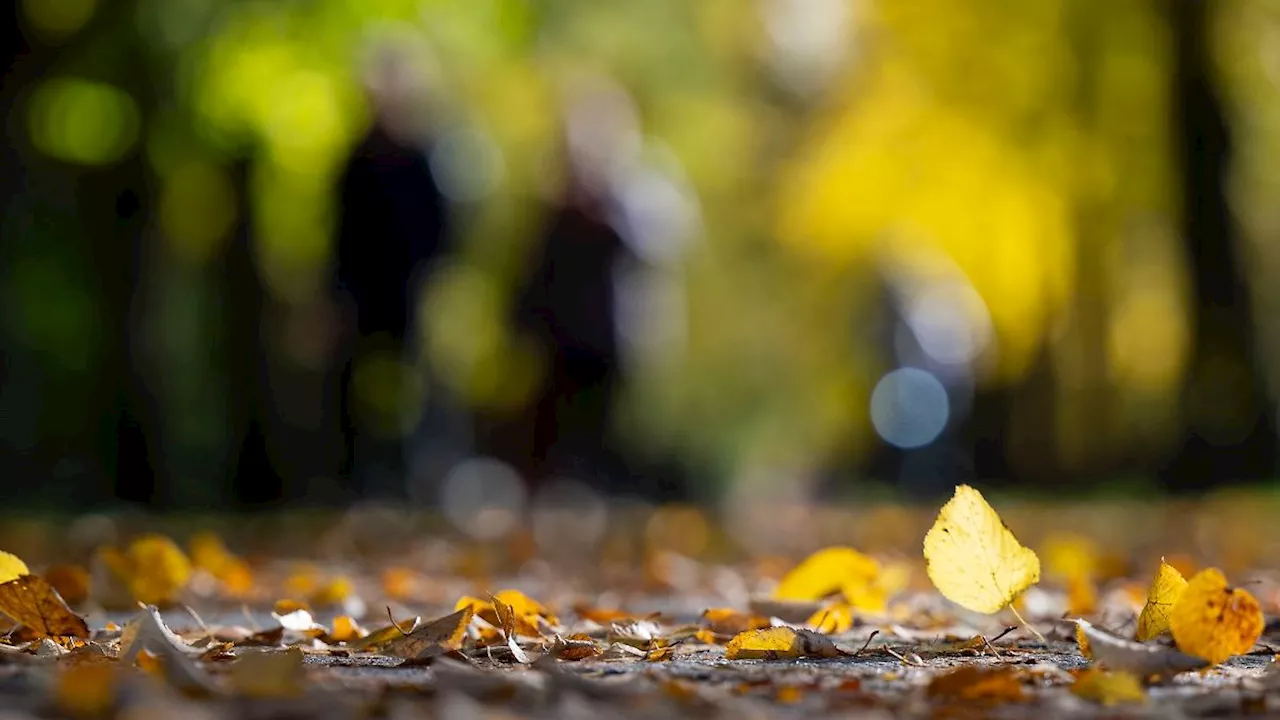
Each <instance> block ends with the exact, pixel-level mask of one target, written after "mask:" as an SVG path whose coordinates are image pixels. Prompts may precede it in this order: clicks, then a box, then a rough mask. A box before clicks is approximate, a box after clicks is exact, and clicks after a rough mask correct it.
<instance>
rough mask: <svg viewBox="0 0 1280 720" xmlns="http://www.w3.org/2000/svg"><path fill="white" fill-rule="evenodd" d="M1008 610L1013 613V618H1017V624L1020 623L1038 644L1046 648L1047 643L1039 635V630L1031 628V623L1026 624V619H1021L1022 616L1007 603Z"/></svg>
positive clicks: (1011, 604)
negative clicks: (1037, 640)
mask: <svg viewBox="0 0 1280 720" xmlns="http://www.w3.org/2000/svg"><path fill="white" fill-rule="evenodd" d="M1009 609H1010V610H1012V611H1013V616H1014V617H1016V618H1018V622H1020V623H1022V627H1024V628H1026V629H1028V630H1030V631H1031V634H1032V635H1035V636H1036V638H1037V639H1039V640H1040V642H1042V643H1044V644H1045V645H1046V646H1048V644H1049V641H1048V640H1045V639H1044V636H1043V635H1041V634H1040V631H1039V630H1036V629H1035V628H1033V627H1031V623H1029V622H1027V621H1026V619H1025V618H1023V617H1022V614H1021V613H1019V612H1018V608H1016V607H1014V606H1013V603H1009Z"/></svg>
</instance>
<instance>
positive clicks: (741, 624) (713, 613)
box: [701, 608, 769, 635]
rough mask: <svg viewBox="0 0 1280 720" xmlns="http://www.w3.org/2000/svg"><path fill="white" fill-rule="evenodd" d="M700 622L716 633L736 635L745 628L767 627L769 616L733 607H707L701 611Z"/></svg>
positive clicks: (745, 629)
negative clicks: (745, 611)
mask: <svg viewBox="0 0 1280 720" xmlns="http://www.w3.org/2000/svg"><path fill="white" fill-rule="evenodd" d="M701 620H702V624H704V625H706V626H707V627H708V628H709V629H710V630H711V632H713V633H716V634H718V635H737V634H738V633H741V632H746V631H747V630H757V629H759V628H767V627H769V618H767V617H764V616H763V615H755V614H750V615H749V614H747V613H744V612H742V611H740V610H734V609H733V608H709V609H707V610H704V611H703V612H702V617H701Z"/></svg>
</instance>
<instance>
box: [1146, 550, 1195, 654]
mask: <svg viewBox="0 0 1280 720" xmlns="http://www.w3.org/2000/svg"><path fill="white" fill-rule="evenodd" d="M1186 587H1187V581H1186V578H1184V577H1182V573H1180V572H1178V569H1177V568H1175V567H1174V566H1172V565H1170V564H1169V563H1167V562H1165V561H1164V559H1163V558H1161V559H1160V569H1159V570H1157V571H1156V576H1155V579H1153V580H1152V581H1151V587H1150V589H1148V590H1147V603H1146V604H1145V605H1143V606H1142V614H1141V615H1139V616H1138V632H1137V634H1136V636H1135V637H1137V639H1139V640H1141V641H1143V642H1146V641H1147V640H1150V639H1152V638H1154V637H1156V636H1157V635H1159V634H1160V633H1162V632H1164V631H1166V630H1168V629H1169V613H1170V612H1171V611H1172V610H1173V604H1174V603H1176V602H1177V601H1178V598H1180V597H1182V591H1183V590H1185V589H1186Z"/></svg>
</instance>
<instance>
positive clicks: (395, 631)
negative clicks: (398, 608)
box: [347, 616, 465, 651]
mask: <svg viewBox="0 0 1280 720" xmlns="http://www.w3.org/2000/svg"><path fill="white" fill-rule="evenodd" d="M421 624H422V618H421V617H420V616H414V617H413V618H412V619H410V620H401V621H399V622H396V623H395V624H393V625H388V626H386V627H384V628H380V629H378V630H374V631H372V632H370V633H369V634H368V635H365V636H364V637H362V638H360V639H359V640H357V641H355V642H350V643H347V645H348V647H349V648H350V649H352V650H359V651H363V650H367V649H370V648H379V647H382V646H384V645H386V644H387V643H388V642H391V641H392V640H394V639H396V638H398V637H404V636H405V635H410V634H412V633H413V632H414V631H415V630H417V629H418V626H419V625H421ZM464 630H465V628H464Z"/></svg>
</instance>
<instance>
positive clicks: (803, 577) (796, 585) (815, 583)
mask: <svg viewBox="0 0 1280 720" xmlns="http://www.w3.org/2000/svg"><path fill="white" fill-rule="evenodd" d="M879 574H880V564H879V563H877V562H876V561H875V560H873V559H872V558H869V557H867V556H866V555H863V554H862V553H860V552H858V551H857V550H854V549H853V548H849V547H829V548H824V549H822V550H819V551H817V552H815V553H814V554H812V555H810V556H809V557H807V558H805V560H804V561H803V562H801V563H800V564H799V565H797V566H795V567H794V568H793V569H792V570H791V572H789V573H787V574H786V575H785V576H784V577H783V578H782V581H781V582H779V583H778V587H777V588H776V589H775V590H774V591H773V597H774V598H775V599H778V600H822V599H823V598H826V597H827V596H829V595H832V594H834V593H837V592H840V591H841V590H842V589H844V587H845V586H846V585H852V586H854V587H863V586H866V585H868V584H870V583H871V582H873V581H875V579H876V578H877V577H878V576H879Z"/></svg>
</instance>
